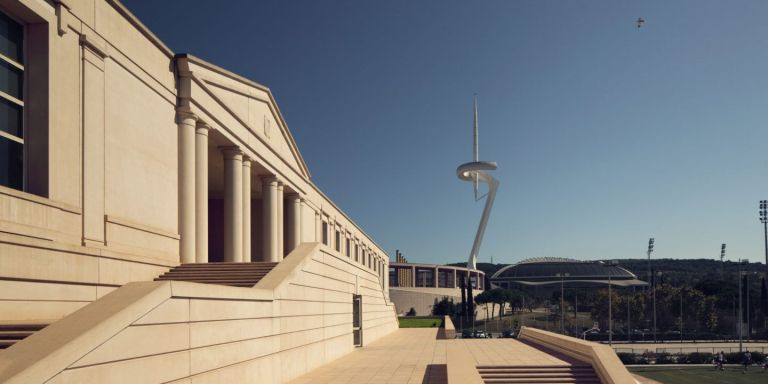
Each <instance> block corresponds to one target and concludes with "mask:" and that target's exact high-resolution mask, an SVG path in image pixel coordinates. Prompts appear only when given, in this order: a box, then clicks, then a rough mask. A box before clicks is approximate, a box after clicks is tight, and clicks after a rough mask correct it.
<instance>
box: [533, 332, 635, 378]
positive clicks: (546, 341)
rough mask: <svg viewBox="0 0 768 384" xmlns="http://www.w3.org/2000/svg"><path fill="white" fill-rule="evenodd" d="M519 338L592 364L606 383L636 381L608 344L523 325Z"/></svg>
mask: <svg viewBox="0 0 768 384" xmlns="http://www.w3.org/2000/svg"><path fill="white" fill-rule="evenodd" d="M518 338H519V339H520V340H526V341H529V342H531V343H533V344H537V345H540V346H542V347H545V348H549V349H552V350H555V351H557V352H561V353H564V354H566V355H568V356H571V357H573V358H575V359H578V360H581V361H584V362H586V363H589V364H591V365H592V367H593V368H594V369H595V372H597V375H598V376H599V377H600V381H601V382H602V383H604V384H631V383H635V379H634V378H633V377H632V375H631V374H630V373H629V371H628V370H627V368H626V367H625V366H624V364H622V363H621V360H619V358H618V356H616V353H614V352H613V349H611V348H610V347H609V346H607V345H602V344H597V343H593V342H590V341H584V340H580V339H577V338H574V337H569V336H563V335H560V334H557V333H552V332H547V331H542V330H540V329H536V328H529V327H522V329H521V330H520V336H519V337H518Z"/></svg>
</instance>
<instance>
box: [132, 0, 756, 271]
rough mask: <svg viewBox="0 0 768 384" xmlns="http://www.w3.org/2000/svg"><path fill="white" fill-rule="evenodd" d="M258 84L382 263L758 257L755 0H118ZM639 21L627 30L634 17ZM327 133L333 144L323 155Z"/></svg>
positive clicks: (179, 47) (177, 41)
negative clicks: (482, 225)
mask: <svg viewBox="0 0 768 384" xmlns="http://www.w3.org/2000/svg"><path fill="white" fill-rule="evenodd" d="M124 2H125V4H126V6H127V7H128V8H129V9H131V10H132V11H133V12H134V13H135V14H136V15H137V16H138V17H139V19H141V20H142V21H143V22H144V23H145V24H146V25H147V26H148V27H149V28H150V29H151V30H152V31H154V32H155V33H156V34H157V35H158V36H159V37H160V38H161V39H162V40H163V41H164V42H165V43H166V44H167V45H168V46H169V47H171V49H173V50H174V51H175V52H178V53H181V52H185V53H190V54H193V55H196V56H199V57H201V58H203V59H205V60H208V61H210V62H213V63H215V64H218V65H220V66H222V67H224V68H227V69H229V70H231V71H234V72H236V73H238V74H241V75H243V76H245V77H248V78H250V79H253V80H254V81H257V82H259V83H261V84H264V85H266V86H268V87H270V88H271V89H272V91H273V92H274V94H275V97H276V99H277V102H278V104H279V105H280V108H281V110H282V112H283V114H284V116H285V118H286V120H287V123H288V125H289V127H290V129H291V131H292V132H293V135H294V136H295V138H296V141H297V143H298V145H299V148H300V150H301V152H302V154H303V156H304V158H305V160H306V162H307V164H308V166H309V169H310V172H311V173H312V179H313V180H314V182H315V183H316V184H317V185H318V186H319V187H320V188H321V189H322V190H323V191H324V192H325V193H326V194H327V195H328V196H330V197H331V198H332V199H333V200H334V201H335V202H336V203H337V204H338V205H340V206H341V207H342V209H344V210H345V211H346V212H347V213H348V214H350V216H351V217H352V218H353V219H354V220H355V221H356V222H357V223H358V224H360V225H361V226H362V227H363V228H364V229H365V230H366V232H368V233H369V234H370V235H372V236H373V237H374V239H376V240H377V241H378V243H379V244H381V245H382V246H383V247H384V248H385V249H386V250H387V252H388V253H389V254H390V256H391V257H394V253H395V249H400V250H402V251H403V252H404V254H405V255H406V257H408V258H409V259H410V260H412V261H420V262H433V263H445V262H454V261H465V260H466V258H467V255H468V253H469V251H470V248H471V245H472V240H473V238H474V234H475V229H476V226H477V223H478V221H479V218H480V213H481V210H482V204H483V203H482V202H480V203H475V202H474V201H473V196H472V188H471V184H470V183H463V182H460V181H459V180H458V179H457V178H456V175H455V170H456V167H457V166H458V165H459V164H460V163H463V162H466V161H469V160H471V153H472V152H471V127H472V125H471V124H472V105H471V103H472V95H473V93H477V94H478V95H479V100H480V102H479V104H480V157H481V159H485V160H495V161H497V162H498V164H499V170H498V171H497V172H496V177H497V178H498V179H499V180H500V182H501V186H500V188H499V194H498V198H497V202H496V206H495V207H494V211H493V214H492V215H491V219H490V223H489V227H488V231H487V233H486V237H485V241H484V243H483V247H482V248H481V250H480V261H488V260H489V258H490V256H491V255H493V257H494V261H495V262H515V261H518V260H521V259H524V258H529V257H539V256H558V257H572V258H577V259H605V258H630V257H633V258H634V257H642V256H643V255H644V250H645V248H646V244H647V241H648V238H649V237H651V236H653V237H655V238H656V243H657V246H656V252H655V254H654V256H655V257H666V258H699V257H706V258H716V257H718V256H719V250H720V243H722V242H727V243H728V258H729V259H733V260H735V259H736V258H739V257H742V258H743V257H746V258H750V259H751V260H752V261H760V260H764V256H763V243H762V241H763V238H762V226H761V225H760V223H759V220H758V201H759V200H760V199H768V179H766V176H767V175H768V172H767V171H768V169H766V168H767V165H768V161H767V160H768V154H766V147H767V146H768V76H767V75H768V73H767V72H768V22H767V21H766V17H768V2H766V1H763V0H754V1H704V0H689V1H668V0H658V1H616V0H610V1H609V0H604V1H583V0H582V1H543V0H529V1H511V0H504V1H436V0H435V1H386V2H385V1H372V0H371V1H359V0H354V1H352V0H350V1H333V2H331V1H309V0H306V1H297V0H292V1H258V2H256V1H218V2H210V1H186V2H185V3H184V5H181V4H180V3H178V2H169V1H156V0H124ZM640 16H641V17H643V18H644V19H645V20H646V23H645V26H644V27H643V28H641V29H637V28H636V26H635V20H636V19H637V18H638V17H640ZM334 148H343V149H339V150H334Z"/></svg>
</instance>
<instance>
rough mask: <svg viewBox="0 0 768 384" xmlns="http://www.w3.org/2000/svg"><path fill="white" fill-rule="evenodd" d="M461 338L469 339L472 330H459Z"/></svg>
mask: <svg viewBox="0 0 768 384" xmlns="http://www.w3.org/2000/svg"><path fill="white" fill-rule="evenodd" d="M461 338H462V339H471V338H472V331H471V330H469V329H465V330H463V331H461Z"/></svg>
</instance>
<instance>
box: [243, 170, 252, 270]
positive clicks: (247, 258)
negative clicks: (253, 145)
mask: <svg viewBox="0 0 768 384" xmlns="http://www.w3.org/2000/svg"><path fill="white" fill-rule="evenodd" d="M240 261H242V262H245V263H249V262H251V159H249V158H248V157H247V156H243V256H242V260H240Z"/></svg>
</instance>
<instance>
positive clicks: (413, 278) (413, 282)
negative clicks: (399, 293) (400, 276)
mask: <svg viewBox="0 0 768 384" xmlns="http://www.w3.org/2000/svg"><path fill="white" fill-rule="evenodd" d="M417 278H418V277H417V276H416V266H415V265H412V266H411V287H414V288H416V285H417V284H416V279H417Z"/></svg>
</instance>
